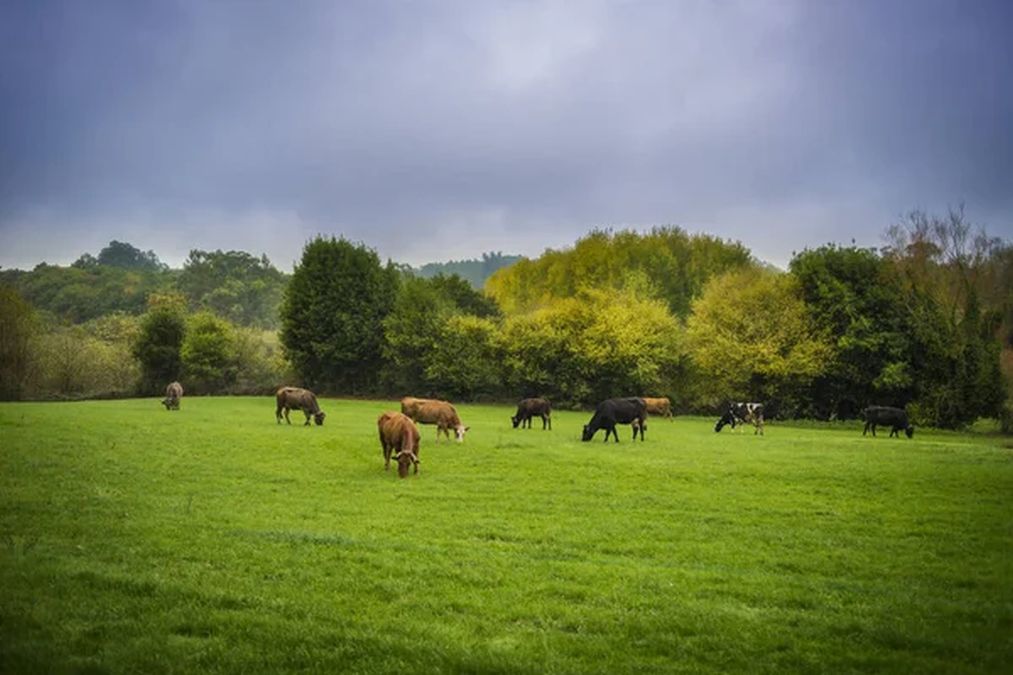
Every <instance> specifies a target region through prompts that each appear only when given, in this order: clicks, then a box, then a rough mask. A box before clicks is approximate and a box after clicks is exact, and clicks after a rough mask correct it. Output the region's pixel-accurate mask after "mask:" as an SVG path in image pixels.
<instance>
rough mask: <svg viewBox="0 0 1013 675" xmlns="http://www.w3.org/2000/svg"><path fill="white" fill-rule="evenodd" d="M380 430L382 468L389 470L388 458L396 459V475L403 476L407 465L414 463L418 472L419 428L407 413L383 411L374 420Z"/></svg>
mask: <svg viewBox="0 0 1013 675" xmlns="http://www.w3.org/2000/svg"><path fill="white" fill-rule="evenodd" d="M376 427H377V430H378V431H379V432H380V447H381V448H383V468H384V470H385V471H389V470H390V458H391V455H392V454H393V455H394V459H396V460H397V475H398V476H400V477H401V478H405V477H406V476H407V475H408V465H409V464H414V465H415V473H418V472H419V440H420V437H419V430H418V427H416V426H415V423H414V422H412V420H411V418H410V417H408V416H407V415H402V414H401V413H399V412H393V411H392V412H385V413H384V414H382V415H380V417H379V418H378V419H377V420H376Z"/></svg>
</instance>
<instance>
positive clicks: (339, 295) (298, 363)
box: [281, 237, 397, 393]
mask: <svg viewBox="0 0 1013 675" xmlns="http://www.w3.org/2000/svg"><path fill="white" fill-rule="evenodd" d="M396 289H397V270H396V269H395V268H394V266H393V265H391V264H390V263H388V264H387V266H386V267H384V266H382V265H381V264H380V259H379V258H378V257H377V255H376V253H375V252H374V251H372V250H371V249H368V248H365V247H364V246H361V245H360V246H356V245H354V244H352V243H350V242H348V241H346V240H345V239H334V238H333V237H331V238H324V237H317V238H315V239H313V240H312V241H310V242H309V243H308V244H306V247H305V248H304V249H303V255H302V259H301V261H300V263H299V264H298V265H297V266H296V269H295V272H294V273H293V274H292V278H291V281H290V282H289V285H288V288H287V289H286V290H285V297H284V300H283V302H282V310H281V318H282V330H281V340H282V344H283V345H284V347H285V353H286V355H287V357H288V359H289V361H290V362H291V363H292V366H293V368H294V369H295V370H296V372H297V373H298V375H299V377H301V378H302V379H303V381H304V382H305V383H306V384H308V385H309V386H312V387H317V388H320V389H323V390H331V391H345V392H349V393H352V392H360V391H369V390H371V389H375V387H376V381H377V372H378V370H379V367H380V350H381V343H382V337H383V330H382V322H383V319H384V318H385V317H386V316H387V315H388V314H389V313H390V310H391V307H392V305H393V302H394V295H395V292H396Z"/></svg>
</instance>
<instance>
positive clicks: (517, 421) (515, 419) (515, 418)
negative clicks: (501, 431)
mask: <svg viewBox="0 0 1013 675" xmlns="http://www.w3.org/2000/svg"><path fill="white" fill-rule="evenodd" d="M510 421H511V422H513V423H514V429H516V428H517V425H518V424H520V423H521V416H520V415H514V416H513V417H511V418H510Z"/></svg>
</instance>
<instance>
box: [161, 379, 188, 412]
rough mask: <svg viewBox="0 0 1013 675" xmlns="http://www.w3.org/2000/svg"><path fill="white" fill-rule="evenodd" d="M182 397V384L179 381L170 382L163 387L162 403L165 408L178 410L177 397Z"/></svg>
mask: <svg viewBox="0 0 1013 675" xmlns="http://www.w3.org/2000/svg"><path fill="white" fill-rule="evenodd" d="M181 398H183V385H181V384H180V383H179V382H170V383H169V386H167V387H166V388H165V398H164V399H163V400H162V405H164V406H165V409H166V410H179V399H181Z"/></svg>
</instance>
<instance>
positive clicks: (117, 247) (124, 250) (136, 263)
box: [79, 240, 167, 271]
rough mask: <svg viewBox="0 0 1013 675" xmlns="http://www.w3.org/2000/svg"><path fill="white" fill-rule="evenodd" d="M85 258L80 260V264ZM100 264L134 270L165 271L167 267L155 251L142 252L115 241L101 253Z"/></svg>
mask: <svg viewBox="0 0 1013 675" xmlns="http://www.w3.org/2000/svg"><path fill="white" fill-rule="evenodd" d="M83 259H84V257H83V256H82V258H80V259H79V262H80V261H81V260H83ZM97 261H98V264H99V265H106V266H108V267H121V268H123V269H134V270H152V271H154V270H164V269H166V268H167V265H165V263H163V262H162V261H161V260H159V259H158V256H157V255H155V252H154V251H142V250H140V249H139V248H136V247H135V246H132V245H131V244H128V243H126V242H122V241H116V240H113V241H111V242H109V245H108V246H106V247H105V248H103V249H102V250H101V251H99V254H98V260H97Z"/></svg>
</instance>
